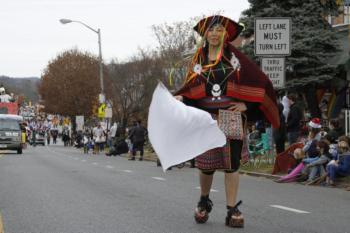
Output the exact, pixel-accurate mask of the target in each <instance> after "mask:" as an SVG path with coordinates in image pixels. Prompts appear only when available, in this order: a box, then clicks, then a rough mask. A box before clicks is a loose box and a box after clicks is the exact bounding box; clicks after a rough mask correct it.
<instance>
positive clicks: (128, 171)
mask: <svg viewBox="0 0 350 233" xmlns="http://www.w3.org/2000/svg"><path fill="white" fill-rule="evenodd" d="M122 171H123V172H127V173H132V171H131V170H122Z"/></svg>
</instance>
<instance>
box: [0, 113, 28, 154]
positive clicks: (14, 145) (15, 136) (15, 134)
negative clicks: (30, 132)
mask: <svg viewBox="0 0 350 233" xmlns="http://www.w3.org/2000/svg"><path fill="white" fill-rule="evenodd" d="M21 121H23V117H21V116H18V115H12V114H0V150H17V154H22V144H21V141H22V140H21V139H22V132H21V128H20V125H19V124H20V122H21Z"/></svg>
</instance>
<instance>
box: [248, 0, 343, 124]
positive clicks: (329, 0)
mask: <svg viewBox="0 0 350 233" xmlns="http://www.w3.org/2000/svg"><path fill="white" fill-rule="evenodd" d="M248 1H249V3H250V4H251V6H250V8H249V9H247V10H246V11H244V12H243V13H242V18H241V22H242V23H244V25H245V27H246V30H245V31H244V33H243V35H244V36H245V37H250V36H253V34H254V21H255V18H256V17H290V18H291V23H292V30H291V33H292V35H291V50H292V52H291V56H288V57H286V66H287V67H289V69H287V70H288V72H287V73H286V89H288V90H294V91H296V90H297V92H299V93H300V92H303V93H304V94H305V97H306V100H307V103H308V107H309V110H310V113H311V116H312V117H321V111H320V109H319V108H318V104H317V98H316V88H317V86H318V85H319V84H322V83H325V81H326V80H330V79H332V78H334V77H335V75H336V71H337V70H336V67H335V66H334V65H330V64H328V61H329V59H330V58H331V57H332V56H334V55H335V53H336V52H337V51H338V47H339V45H338V37H337V34H336V32H335V30H334V29H333V28H332V26H331V25H330V24H329V23H328V22H327V16H328V15H337V11H338V7H339V4H341V2H340V0H283V1H280V0H248ZM243 50H244V52H245V53H247V54H248V55H249V56H251V58H252V59H255V60H256V61H258V58H257V57H256V56H254V41H252V43H250V44H249V45H247V46H245V47H244V48H243Z"/></svg>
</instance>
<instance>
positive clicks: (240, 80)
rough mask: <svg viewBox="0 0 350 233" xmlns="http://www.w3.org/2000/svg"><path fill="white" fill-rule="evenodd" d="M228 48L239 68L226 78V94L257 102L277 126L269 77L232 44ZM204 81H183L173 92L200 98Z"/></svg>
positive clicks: (202, 95) (273, 92) (277, 114)
mask: <svg viewBox="0 0 350 233" xmlns="http://www.w3.org/2000/svg"><path fill="white" fill-rule="evenodd" d="M228 49H229V50H230V51H231V52H233V53H234V54H235V56H236V57H237V58H238V60H239V62H240V65H241V68H240V71H239V72H234V74H233V75H231V76H230V77H229V78H228V81H227V92H226V95H227V96H230V97H233V98H235V99H239V100H242V101H247V102H255V103H259V109H260V111H262V112H263V114H264V116H265V117H266V119H267V120H268V121H269V122H270V123H271V124H272V127H273V128H278V127H279V124H280V118H279V113H278V108H277V103H276V96H275V91H274V89H273V86H272V83H271V81H270V79H269V78H268V77H267V76H266V75H265V74H264V73H263V72H262V71H261V70H260V68H259V67H258V66H257V65H256V64H255V63H254V62H252V61H251V60H250V59H249V58H248V57H247V56H245V55H244V54H243V53H241V52H240V51H239V50H238V49H236V48H235V47H234V46H233V45H231V44H228ZM205 85H206V81H205V80H204V79H203V78H200V76H198V77H196V78H194V79H193V80H191V81H189V82H187V83H185V85H184V86H183V87H182V88H181V89H180V90H179V91H177V92H176V93H175V95H182V96H185V97H187V98H189V99H201V98H203V97H205V96H206V92H205Z"/></svg>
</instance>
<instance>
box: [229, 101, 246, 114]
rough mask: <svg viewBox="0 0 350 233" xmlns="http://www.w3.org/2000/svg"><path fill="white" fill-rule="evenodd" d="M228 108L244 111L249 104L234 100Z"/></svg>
mask: <svg viewBox="0 0 350 233" xmlns="http://www.w3.org/2000/svg"><path fill="white" fill-rule="evenodd" d="M228 109H229V110H232V111H234V112H244V111H246V110H247V106H246V105H245V103H243V102H233V103H232V105H231V107H229V108H228Z"/></svg>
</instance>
